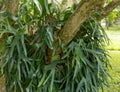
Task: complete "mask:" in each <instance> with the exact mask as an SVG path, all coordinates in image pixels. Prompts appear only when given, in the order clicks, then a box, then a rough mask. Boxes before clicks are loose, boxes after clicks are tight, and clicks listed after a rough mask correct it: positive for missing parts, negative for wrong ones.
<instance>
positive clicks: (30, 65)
mask: <svg viewBox="0 0 120 92" xmlns="http://www.w3.org/2000/svg"><path fill="white" fill-rule="evenodd" d="M104 4H105V0H87V1H86V0H80V1H79V4H78V5H76V7H74V8H73V7H69V8H66V9H64V10H61V8H60V6H58V5H57V4H56V2H55V0H51V2H48V0H20V1H19V0H3V5H2V8H1V12H0V14H1V15H0V39H1V40H2V42H3V43H0V46H1V47H4V48H2V49H1V50H0V51H1V53H2V55H1V57H0V59H1V61H2V65H1V67H0V71H1V72H0V74H1V75H3V74H4V75H5V79H6V91H7V92H11V91H13V92H98V90H99V88H102V89H103V87H104V86H105V85H107V86H108V82H107V77H108V76H109V74H108V71H107V70H108V66H109V61H108V58H107V56H108V53H107V51H106V50H105V49H104V45H105V43H107V42H108V39H107V35H106V33H105V31H104V30H103V28H102V27H101V25H100V23H99V21H100V20H101V19H103V18H104V17H106V16H107V15H108V14H109V13H110V12H111V11H112V10H113V9H115V8H116V7H117V6H118V5H119V4H120V0H112V1H111V2H110V3H109V4H108V5H106V6H104Z"/></svg>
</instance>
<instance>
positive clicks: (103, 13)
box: [99, 0, 120, 20]
mask: <svg viewBox="0 0 120 92" xmlns="http://www.w3.org/2000/svg"><path fill="white" fill-rule="evenodd" d="M118 5H120V0H113V1H111V2H110V3H109V4H108V5H107V6H105V7H104V8H103V9H101V11H100V13H101V15H100V18H99V20H101V19H103V18H104V17H106V16H107V15H109V14H110V12H112V11H113V10H114V9H115V8H116V7H117V6H118Z"/></svg>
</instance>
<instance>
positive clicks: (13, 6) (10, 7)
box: [0, 0, 19, 16]
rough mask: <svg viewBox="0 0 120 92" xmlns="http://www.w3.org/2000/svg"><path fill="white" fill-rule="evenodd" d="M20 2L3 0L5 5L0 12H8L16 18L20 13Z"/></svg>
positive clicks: (17, 0)
mask: <svg viewBox="0 0 120 92" xmlns="http://www.w3.org/2000/svg"><path fill="white" fill-rule="evenodd" d="M18 7H19V0H3V5H2V8H1V9H0V11H8V12H10V13H11V14H12V15H14V16H16V15H17V13H18Z"/></svg>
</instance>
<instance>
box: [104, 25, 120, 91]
mask: <svg viewBox="0 0 120 92" xmlns="http://www.w3.org/2000/svg"><path fill="white" fill-rule="evenodd" d="M106 33H107V34H108V37H109V39H110V44H109V46H107V47H106V49H107V50H109V54H110V56H111V58H110V64H111V66H112V68H111V69H109V72H110V75H111V77H112V79H109V83H110V87H109V88H105V89H104V92H120V26H119V25H114V26H113V27H110V28H109V30H107V31H106Z"/></svg>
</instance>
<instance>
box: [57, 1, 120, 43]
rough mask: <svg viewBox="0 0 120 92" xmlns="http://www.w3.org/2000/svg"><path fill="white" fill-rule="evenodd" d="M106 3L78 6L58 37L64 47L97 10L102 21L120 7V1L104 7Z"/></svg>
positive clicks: (92, 2)
mask: <svg viewBox="0 0 120 92" xmlns="http://www.w3.org/2000/svg"><path fill="white" fill-rule="evenodd" d="M104 2H105V0H85V1H84V3H82V4H80V5H79V6H78V8H77V9H76V11H75V12H74V14H73V15H72V16H71V17H70V18H69V20H68V21H67V22H66V24H65V25H64V27H63V29H62V30H61V32H60V33H59V35H58V37H59V38H60V39H61V40H62V42H63V43H64V45H67V44H68V43H69V42H70V41H71V40H72V39H73V38H74V37H75V35H76V33H77V32H78V30H79V28H80V26H81V25H82V23H83V22H84V21H85V20H86V19H87V18H88V17H89V16H90V14H91V13H93V12H94V11H95V10H99V12H100V14H101V16H100V18H99V19H98V20H101V19H103V18H104V17H106V16H107V15H108V14H109V13H110V12H112V11H113V10H114V9H115V8H116V7H117V6H118V5H120V0H113V1H111V2H110V3H109V4H108V5H107V6H105V7H102V5H104Z"/></svg>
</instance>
